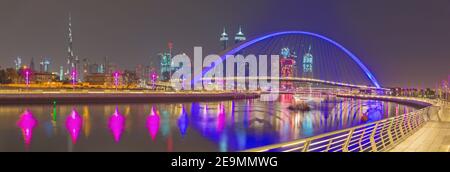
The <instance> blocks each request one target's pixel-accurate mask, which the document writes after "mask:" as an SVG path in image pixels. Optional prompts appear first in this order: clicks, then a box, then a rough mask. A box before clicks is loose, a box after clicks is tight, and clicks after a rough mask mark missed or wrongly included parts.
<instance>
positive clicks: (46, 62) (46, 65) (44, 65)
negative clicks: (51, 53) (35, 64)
mask: <svg viewBox="0 0 450 172" xmlns="http://www.w3.org/2000/svg"><path fill="white" fill-rule="evenodd" d="M39 65H40V68H39V69H40V72H44V73H49V70H50V58H47V57H44V58H42V60H41V62H39Z"/></svg>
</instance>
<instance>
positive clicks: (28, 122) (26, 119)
mask: <svg viewBox="0 0 450 172" xmlns="http://www.w3.org/2000/svg"><path fill="white" fill-rule="evenodd" d="M37 124H38V121H37V120H36V118H35V117H34V116H33V114H32V113H31V111H29V110H28V109H27V110H25V112H23V113H22V115H21V116H20V119H19V121H17V126H18V127H19V128H20V129H21V130H22V135H23V140H24V141H25V145H29V144H30V143H31V139H32V137H33V129H34V127H36V126H37Z"/></svg>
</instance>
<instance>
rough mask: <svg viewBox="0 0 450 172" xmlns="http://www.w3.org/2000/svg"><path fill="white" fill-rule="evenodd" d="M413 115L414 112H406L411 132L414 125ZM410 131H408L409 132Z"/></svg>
mask: <svg viewBox="0 0 450 172" xmlns="http://www.w3.org/2000/svg"><path fill="white" fill-rule="evenodd" d="M412 115H414V114H413V113H408V114H406V116H407V118H408V119H407V121H406V122H407V125H408V129H409V132H411V131H412V127H411V122H412V118H413V117H414V116H412ZM409 132H408V133H409Z"/></svg>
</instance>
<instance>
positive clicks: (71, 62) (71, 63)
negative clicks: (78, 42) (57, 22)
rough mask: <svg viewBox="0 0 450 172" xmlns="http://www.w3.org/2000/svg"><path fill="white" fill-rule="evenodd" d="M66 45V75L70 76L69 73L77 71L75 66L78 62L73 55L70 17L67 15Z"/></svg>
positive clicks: (76, 57)
mask: <svg viewBox="0 0 450 172" xmlns="http://www.w3.org/2000/svg"><path fill="white" fill-rule="evenodd" d="M67 39H68V43H67V53H68V56H67V68H66V71H67V72H66V75H68V76H70V75H71V71H78V69H77V67H78V66H77V64H78V62H79V60H78V56H75V55H74V53H73V47H72V42H73V38H72V16H71V14H69V27H68V35H67Z"/></svg>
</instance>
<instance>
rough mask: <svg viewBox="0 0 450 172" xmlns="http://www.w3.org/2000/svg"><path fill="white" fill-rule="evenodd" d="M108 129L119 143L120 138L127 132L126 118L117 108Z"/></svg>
mask: <svg viewBox="0 0 450 172" xmlns="http://www.w3.org/2000/svg"><path fill="white" fill-rule="evenodd" d="M108 128H109V130H110V131H111V133H112V134H113V136H114V141H116V142H119V141H120V137H121V136H122V133H123V131H124V130H125V117H124V116H123V115H122V114H120V112H119V109H118V108H117V107H116V110H115V111H114V113H113V114H112V115H111V117H109V120H108Z"/></svg>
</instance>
